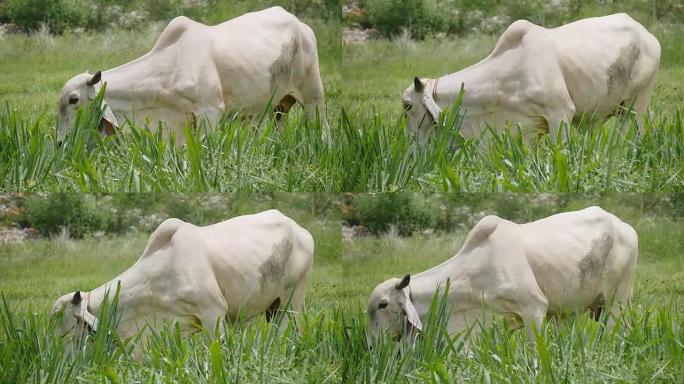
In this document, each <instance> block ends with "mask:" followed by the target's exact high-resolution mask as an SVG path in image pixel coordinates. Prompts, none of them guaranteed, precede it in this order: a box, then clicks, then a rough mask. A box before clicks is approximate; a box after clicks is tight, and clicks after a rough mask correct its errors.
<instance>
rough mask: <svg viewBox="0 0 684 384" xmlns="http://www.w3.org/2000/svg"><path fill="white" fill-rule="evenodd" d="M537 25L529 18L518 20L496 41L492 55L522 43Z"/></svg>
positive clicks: (497, 54)
mask: <svg viewBox="0 0 684 384" xmlns="http://www.w3.org/2000/svg"><path fill="white" fill-rule="evenodd" d="M535 27H537V26H536V25H535V24H533V23H531V22H529V21H527V20H518V21H516V22H514V23H513V24H511V25H510V26H509V27H508V28H506V30H505V31H504V33H503V34H502V35H501V37H499V40H498V41H497V42H496V46H495V47H494V51H492V54H491V55H490V56H491V57H496V56H499V55H501V54H502V53H504V52H506V51H509V50H511V49H514V48H517V47H519V46H520V44H521V43H522V40H523V38H524V37H525V36H526V35H527V34H528V33H529V31H530V30H531V29H532V28H535Z"/></svg>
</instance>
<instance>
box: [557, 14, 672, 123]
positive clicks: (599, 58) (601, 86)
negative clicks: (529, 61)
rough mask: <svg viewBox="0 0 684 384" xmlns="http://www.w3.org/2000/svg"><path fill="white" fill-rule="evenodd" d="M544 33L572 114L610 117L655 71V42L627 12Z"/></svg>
mask: <svg viewBox="0 0 684 384" xmlns="http://www.w3.org/2000/svg"><path fill="white" fill-rule="evenodd" d="M547 31H548V39H550V40H552V47H553V50H551V51H550V52H551V54H553V55H555V56H556V60H557V63H558V65H559V67H560V70H561V72H562V76H563V78H564V81H565V84H566V87H567V89H568V93H569V95H570V97H571V99H572V101H573V103H574V105H575V109H576V113H577V116H580V114H582V113H594V112H596V113H598V114H599V115H603V116H605V115H610V114H612V113H613V112H614V111H615V110H616V106H618V105H620V104H622V103H624V102H625V101H627V102H629V100H628V99H630V98H632V97H635V96H636V94H637V93H638V91H639V90H641V89H643V88H645V87H646V86H647V84H648V83H649V81H650V79H651V78H652V77H653V76H655V73H657V71H658V67H659V62H660V44H659V43H658V40H657V39H656V38H655V37H654V36H653V35H652V34H650V33H649V32H648V31H647V30H646V29H645V28H644V27H643V26H642V25H641V24H639V23H638V22H636V21H635V20H634V19H632V18H631V17H630V16H629V15H627V14H624V13H620V14H615V15H609V16H604V17H593V18H587V19H582V20H578V21H576V22H573V23H570V24H566V25H563V26H561V27H558V28H554V29H549V30H547Z"/></svg>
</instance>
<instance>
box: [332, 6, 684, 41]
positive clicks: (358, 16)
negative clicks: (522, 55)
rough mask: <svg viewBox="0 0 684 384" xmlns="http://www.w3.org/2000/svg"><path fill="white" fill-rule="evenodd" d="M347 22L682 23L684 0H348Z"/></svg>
mask: <svg viewBox="0 0 684 384" xmlns="http://www.w3.org/2000/svg"><path fill="white" fill-rule="evenodd" d="M344 7H345V10H347V12H344V14H345V23H346V24H347V25H358V26H360V27H362V28H376V29H378V30H379V31H380V32H381V33H382V34H383V35H385V36H388V37H389V36H394V35H399V34H405V33H408V34H410V36H411V37H413V38H416V39H422V38H424V37H426V36H429V35H435V34H459V35H463V34H468V33H494V34H498V33H501V32H502V31H503V30H504V29H505V28H506V27H507V26H508V25H509V24H510V23H511V22H513V21H515V20H518V19H527V20H529V21H531V22H533V23H536V24H539V25H544V26H558V25H562V24H566V23H568V22H570V21H574V20H577V19H581V18H585V17H591V16H600V15H606V14H610V13H618V12H626V13H628V14H630V15H631V16H632V17H633V18H635V19H636V20H638V21H639V22H641V23H642V24H644V25H647V26H649V25H652V24H654V23H657V22H662V23H681V22H682V20H684V3H683V2H682V1H681V0H550V1H549V0H514V1H508V0H475V1H473V0H345V3H344Z"/></svg>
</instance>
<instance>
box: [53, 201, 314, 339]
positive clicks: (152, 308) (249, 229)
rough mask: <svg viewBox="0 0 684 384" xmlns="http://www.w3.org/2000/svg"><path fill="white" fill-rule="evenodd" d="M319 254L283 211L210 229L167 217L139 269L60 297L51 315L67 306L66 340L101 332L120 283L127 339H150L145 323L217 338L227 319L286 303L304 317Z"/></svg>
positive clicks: (268, 310)
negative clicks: (101, 319) (106, 303)
mask: <svg viewBox="0 0 684 384" xmlns="http://www.w3.org/2000/svg"><path fill="white" fill-rule="evenodd" d="M313 254H314V242H313V238H312V237H311V235H310V234H309V232H307V231H306V230H305V229H304V228H302V227H300V226H299V225H297V223H295V222H294V221H293V220H292V219H290V218H288V217H287V216H285V215H283V214H282V213H280V212H279V211H277V210H270V211H265V212H262V213H258V214H254V215H246V216H238V217H235V218H232V219H229V220H226V221H223V222H221V223H218V224H214V225H209V226H206V227H197V226H195V225H192V224H189V223H185V222H183V221H181V220H178V219H168V220H166V221H164V222H163V223H162V224H161V225H159V227H158V228H157V229H156V230H155V231H154V233H152V236H150V239H149V241H148V242H147V246H146V247H145V250H144V251H143V253H142V256H140V258H139V259H138V261H137V262H136V263H135V264H133V266H131V267H130V268H129V269H128V270H126V271H125V272H123V273H122V274H120V275H119V276H117V277H115V278H114V279H112V280H111V281H109V282H107V283H105V284H104V285H102V286H100V287H98V288H96V289H94V290H92V291H90V292H72V293H69V294H66V295H64V296H62V297H61V298H59V299H58V300H57V302H56V303H55V304H54V306H53V307H52V313H53V314H54V313H57V312H59V311H61V310H62V309H63V308H64V323H63V332H64V334H65V335H67V334H80V333H82V332H83V331H84V330H85V329H86V328H87V329H91V330H97V323H98V320H97V317H98V315H99V313H100V310H101V306H102V304H103V300H104V298H105V294H106V293H107V292H108V291H109V292H110V295H111V296H110V297H113V296H114V292H115V291H116V289H117V284H120V296H119V302H118V313H117V314H118V315H119V316H121V319H120V321H119V323H118V328H117V331H118V332H119V334H120V335H121V336H122V337H129V336H132V335H135V334H136V333H137V332H138V331H142V332H143V334H145V333H146V332H148V331H149V328H145V326H146V325H147V324H149V325H150V326H152V327H153V328H156V327H158V326H159V325H161V324H162V323H163V322H173V321H177V322H178V324H179V325H180V327H181V330H182V331H183V332H184V333H190V332H195V331H197V330H199V329H201V328H204V329H207V330H209V332H211V333H213V331H214V327H215V325H216V321H217V320H220V319H224V318H227V319H229V320H239V319H243V318H244V319H247V318H250V317H253V316H256V315H258V314H260V313H264V312H265V313H266V317H267V319H269V320H270V319H271V318H272V317H273V316H274V315H275V313H276V311H277V310H279V309H284V308H285V306H286V304H287V303H288V301H289V302H290V303H291V306H292V310H293V311H295V313H298V312H300V311H301V309H302V306H303V303H304V293H305V290H306V285H307V281H308V277H309V272H310V270H311V265H312V263H313ZM287 317H288V316H283V321H282V323H281V326H284V325H285V324H286V323H287Z"/></svg>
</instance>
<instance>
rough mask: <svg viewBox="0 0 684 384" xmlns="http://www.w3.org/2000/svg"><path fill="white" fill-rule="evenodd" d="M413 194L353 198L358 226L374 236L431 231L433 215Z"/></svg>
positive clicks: (382, 194) (422, 201) (370, 195)
mask: <svg viewBox="0 0 684 384" xmlns="http://www.w3.org/2000/svg"><path fill="white" fill-rule="evenodd" d="M422 197H423V195H420V194H413V193H380V194H366V195H359V196H358V197H357V201H356V203H357V209H358V222H359V223H360V224H362V225H364V226H365V227H366V228H367V229H368V231H370V232H371V233H374V234H379V233H384V232H387V231H388V230H389V229H390V227H395V228H396V229H397V231H398V233H399V235H401V236H410V235H412V234H413V233H414V232H416V231H420V230H423V229H426V228H432V227H433V226H434V223H433V219H432V217H433V214H432V212H431V210H430V208H429V206H428V205H427V204H426V202H425V201H424V200H423V199H421V198H422Z"/></svg>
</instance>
